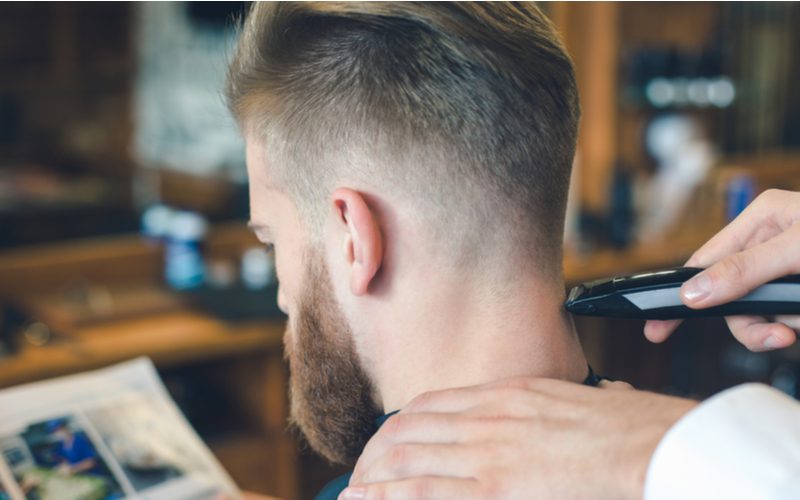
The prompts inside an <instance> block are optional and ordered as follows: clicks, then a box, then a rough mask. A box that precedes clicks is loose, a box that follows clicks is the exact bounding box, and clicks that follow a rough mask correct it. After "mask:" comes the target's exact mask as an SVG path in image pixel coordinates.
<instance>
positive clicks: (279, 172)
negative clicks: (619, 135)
mask: <svg viewBox="0 0 800 500" xmlns="http://www.w3.org/2000/svg"><path fill="white" fill-rule="evenodd" d="M227 98H228V103H229V106H230V108H231V110H232V111H233V113H234V114H235V115H236V117H237V119H238V120H239V122H240V124H241V126H242V128H243V129H244V130H245V132H246V134H247V135H248V136H249V137H257V138H258V140H261V141H264V145H265V146H266V148H267V149H266V151H267V154H268V156H269V158H270V161H269V163H270V168H271V169H272V170H271V175H272V177H273V178H274V179H275V181H276V182H277V183H278V184H279V185H280V186H281V187H282V188H283V189H285V190H286V191H287V192H288V193H289V194H290V196H291V197H292V198H293V199H294V201H295V203H296V205H297V206H298V207H299V209H300V211H301V213H302V214H303V215H304V216H305V217H306V218H307V219H308V220H309V221H310V223H311V226H312V227H314V226H317V227H318V225H319V224H320V223H321V221H322V220H324V217H325V215H326V214H327V210H328V203H327V202H328V197H329V196H330V193H331V191H332V190H333V189H335V188H336V187H337V184H340V183H346V182H350V183H354V184H357V185H358V186H359V187H363V188H365V189H370V190H372V191H375V192H378V193H379V192H381V191H382V190H387V189H389V190H392V191H393V192H394V193H395V194H396V195H397V196H400V197H402V198H403V199H404V200H409V202H410V206H413V207H414V211H415V212H416V213H415V214H412V215H413V216H416V217H419V218H420V220H423V221H424V224H425V226H426V227H427V228H428V229H429V230H430V234H431V235H432V237H433V238H436V239H437V241H439V242H440V245H441V249H442V251H443V252H446V253H447V252H453V253H455V254H456V255H457V256H458V257H457V258H461V259H463V258H465V257H470V256H472V257H475V256H480V255H483V256H485V255H486V254H488V255H491V254H492V253H493V250H492V247H494V250H497V249H498V248H500V247H503V248H516V249H517V250H519V251H520V252H521V253H522V254H524V255H526V256H529V257H530V256H533V257H534V258H536V260H537V261H538V264H539V265H540V266H543V267H557V268H558V269H559V270H560V265H561V243H562V231H563V224H564V210H565V205H566V197H567V190H568V185H569V177H570V169H571V164H572V158H573V155H574V152H575V142H576V134H577V124H578V119H579V104H578V95H577V89H576V84H575V75H574V71H573V68H572V63H571V61H570V59H569V56H568V55H567V53H566V51H565V50H564V47H563V46H562V44H561V42H560V41H559V39H558V37H557V35H556V33H555V31H554V29H553V26H552V25H551V23H550V22H549V21H548V20H547V18H546V17H545V16H544V14H543V13H542V12H541V11H540V10H539V8H538V7H536V6H535V5H534V4H532V3H450V2H442V3H438V2H437V3H426V2H397V3H393V2H387V3H370V2H354V3H349V2H308V3H294V2H282V3H274V4H273V3H256V4H255V5H254V6H253V8H252V9H251V11H250V13H249V15H248V17H247V19H246V21H245V24H244V28H243V32H242V37H241V39H240V42H239V45H238V48H237V50H236V53H235V55H234V58H233V60H232V62H231V64H230V68H229V75H228V83H227ZM401 215H402V214H401ZM487 247H488V251H487Z"/></svg>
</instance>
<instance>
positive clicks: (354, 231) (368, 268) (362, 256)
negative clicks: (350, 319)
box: [332, 188, 383, 295]
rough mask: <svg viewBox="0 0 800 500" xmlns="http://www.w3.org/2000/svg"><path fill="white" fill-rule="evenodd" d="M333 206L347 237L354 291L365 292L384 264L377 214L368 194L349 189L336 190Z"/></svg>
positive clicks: (346, 252)
mask: <svg viewBox="0 0 800 500" xmlns="http://www.w3.org/2000/svg"><path fill="white" fill-rule="evenodd" d="M332 201H333V208H334V211H335V214H336V216H337V219H338V222H339V224H341V230H342V232H341V234H342V237H343V242H342V243H343V249H342V252H343V257H344V259H345V263H346V265H347V266H348V272H349V274H350V291H351V292H352V293H353V294H354V295H364V294H366V293H367V292H368V290H369V286H370V284H371V283H372V282H373V280H374V279H375V277H376V276H377V274H378V271H379V270H380V268H381V265H382V264H383V235H382V234H381V229H380V224H379V221H378V218H377V216H376V214H375V213H374V212H373V211H372V210H371V209H370V207H369V205H368V204H367V201H366V199H365V198H364V196H363V195H362V194H361V193H359V192H357V191H354V190H352V189H349V188H339V189H337V190H336V191H334V193H333V200H332Z"/></svg>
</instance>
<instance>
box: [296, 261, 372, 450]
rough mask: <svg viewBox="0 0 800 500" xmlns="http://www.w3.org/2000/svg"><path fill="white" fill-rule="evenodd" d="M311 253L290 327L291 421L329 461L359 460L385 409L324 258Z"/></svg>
mask: <svg viewBox="0 0 800 500" xmlns="http://www.w3.org/2000/svg"><path fill="white" fill-rule="evenodd" d="M308 257H309V258H308V259H307V262H310V265H309V267H308V269H307V272H306V277H305V280H304V283H305V285H304V293H303V294H302V296H301V297H300V300H299V302H298V304H297V305H298V309H297V312H298V314H297V317H296V320H297V321H296V324H295V327H294V330H293V331H292V332H291V334H292V335H293V337H291V338H293V339H294V340H293V341H294V344H295V345H294V346H291V345H289V344H290V343H291V342H288V343H287V345H286V351H285V357H286V359H287V360H288V362H289V366H290V369H291V378H290V390H289V395H290V399H291V417H290V423H291V424H293V425H295V426H297V427H298V428H299V429H300V431H301V432H302V433H303V435H304V436H305V438H306V439H307V440H308V443H309V444H310V445H311V447H312V448H313V449H314V450H315V451H316V452H318V453H319V454H320V455H322V456H323V457H325V458H326V459H327V460H329V461H330V462H333V463H341V464H347V465H354V464H355V462H356V460H357V459H358V457H359V456H360V455H361V452H362V450H363V449H364V446H365V445H366V444H367V441H368V440H369V438H370V437H371V436H372V434H374V432H375V430H376V427H375V420H376V419H377V418H378V417H380V416H381V414H382V412H381V411H380V410H379V409H378V408H377V407H376V406H375V403H374V402H373V400H372V394H373V386H372V383H371V382H370V380H369V378H368V376H367V374H366V373H365V371H364V370H363V368H362V366H361V363H360V362H359V359H358V356H357V354H356V351H355V346H354V344H353V336H352V331H351V329H350V327H349V325H348V323H347V321H346V320H345V318H344V315H343V314H342V312H341V310H340V308H339V306H338V304H337V302H336V299H335V296H334V293H333V286H332V283H331V279H330V275H329V273H328V270H327V268H326V267H325V264H324V260H323V258H322V257H321V256H319V255H310V256H308Z"/></svg>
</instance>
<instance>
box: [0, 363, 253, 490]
mask: <svg viewBox="0 0 800 500" xmlns="http://www.w3.org/2000/svg"><path fill="white" fill-rule="evenodd" d="M238 498H240V494H239V492H238V491H237V489H236V487H235V486H234V485H233V482H232V481H231V480H230V478H229V477H228V475H227V474H226V473H225V471H224V470H223V469H222V467H221V465H220V464H219V463H218V462H217V461H216V459H215V458H214V456H213V455H212V454H211V452H210V451H209V450H208V448H207V447H206V446H205V445H204V444H203V442H202V441H201V440H200V438H199V437H198V436H197V434H196V433H195V432H194V430H193V429H192V428H191V426H190V425H189V423H188V421H187V420H186V419H185V418H184V416H183V415H182V414H181V413H180V411H179V410H178V408H177V406H176V405H175V403H174V402H173V401H172V399H171V398H170V396H169V394H168V393H167V391H166V389H165V388H164V386H163V384H162V383H161V380H160V379H159V377H158V374H157V372H156V370H155V368H154V367H153V365H152V363H151V362H150V361H149V360H148V359H145V358H141V359H137V360H134V361H130V362H127V363H123V364H120V365H117V366H114V367H111V368H105V369H102V370H98V371H95V372H91V373H85V374H79V375H72V376H69V377H62V378H59V379H54V380H49V381H45V382H37V383H34V384H29V385H25V386H20V387H15V388H10V389H6V390H4V391H0V500H6V499H13V500H18V499H20V500H23V499H24V500H56V499H57V500H116V499H147V500H161V499H165V500H166V499H170V500H171V499H176V500H181V499H186V500H195V499H196V500H205V499H209V500H211V499H214V500H217V499H225V500H227V499H238Z"/></svg>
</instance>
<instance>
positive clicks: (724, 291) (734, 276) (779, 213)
mask: <svg viewBox="0 0 800 500" xmlns="http://www.w3.org/2000/svg"><path fill="white" fill-rule="evenodd" d="M686 265H687V266H691V267H704V268H707V269H706V270H705V271H703V272H702V273H700V274H698V275H697V276H695V277H694V278H692V279H691V280H690V281H688V282H686V283H684V285H683V287H682V288H681V300H682V301H683V302H684V303H685V304H686V305H687V306H689V307H692V308H695V309H702V308H706V307H711V306H716V305H719V304H724V303H726V302H730V301H732V300H735V299H738V298H739V297H742V296H744V295H747V294H748V293H749V292H751V291H752V290H754V289H755V288H757V287H759V286H761V285H763V284H764V283H766V282H768V281H771V280H773V279H776V278H779V277H781V276H786V275H788V274H797V273H800V193H795V192H791V191H780V190H776V189H772V190H769V191H765V192H764V193H762V194H761V195H759V196H758V197H757V198H756V199H755V200H753V202H752V203H751V204H750V205H749V206H748V207H747V208H746V209H745V210H744V211H743V212H742V213H741V214H740V215H739V216H738V217H737V218H736V219H734V220H733V221H732V222H731V223H730V224H728V225H727V226H726V227H725V228H723V229H722V230H721V231H720V232H719V233H717V235H716V236H714V237H713V238H711V239H710V240H709V241H708V242H707V243H706V244H705V245H703V246H702V247H701V248H700V249H699V250H697V251H696V252H695V253H694V255H692V257H691V258H690V259H689V260H688V261H687V262H686ZM726 321H727V322H728V327H729V328H730V329H731V332H732V333H733V335H734V336H735V337H736V338H737V339H738V340H739V342H741V343H742V344H744V345H745V346H747V348H748V349H750V350H752V351H765V350H771V349H779V348H783V347H788V346H790V345H792V344H793V343H794V342H795V341H796V340H797V332H798V330H800V317H798V316H782V317H777V318H773V319H771V320H770V319H767V318H762V317H758V316H732V317H728V318H726ZM680 323H681V322H680V321H679V320H674V321H648V322H647V324H646V325H645V329H644V333H645V336H646V337H647V338H648V339H650V340H651V341H652V342H663V341H664V340H666V339H667V338H668V337H669V336H670V335H671V334H672V332H673V331H675V329H676V328H677V327H678V325H680Z"/></svg>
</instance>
